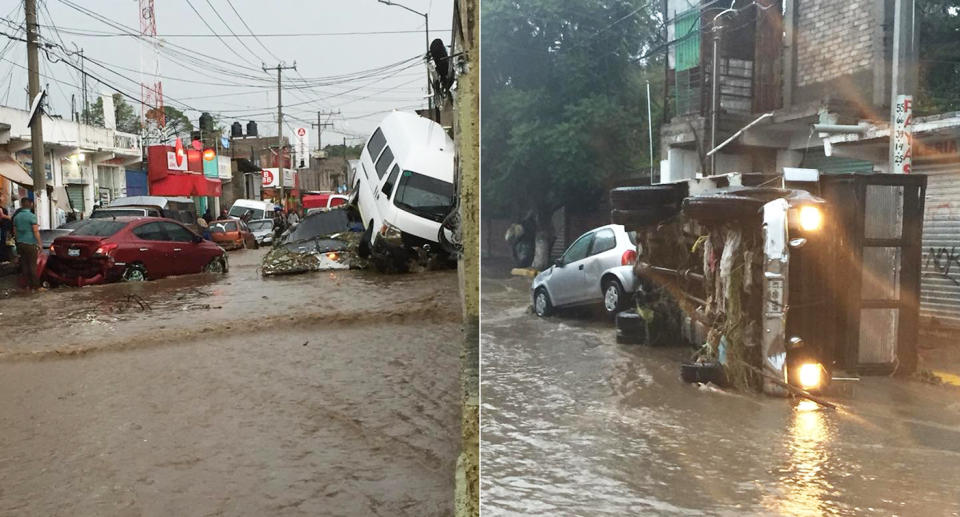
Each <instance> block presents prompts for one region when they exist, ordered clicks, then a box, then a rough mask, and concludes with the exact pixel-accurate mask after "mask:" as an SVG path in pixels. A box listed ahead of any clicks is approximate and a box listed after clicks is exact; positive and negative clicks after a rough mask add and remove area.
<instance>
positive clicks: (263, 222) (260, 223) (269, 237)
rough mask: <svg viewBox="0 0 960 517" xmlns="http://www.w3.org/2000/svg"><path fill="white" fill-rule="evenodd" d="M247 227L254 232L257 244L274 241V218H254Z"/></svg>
mask: <svg viewBox="0 0 960 517" xmlns="http://www.w3.org/2000/svg"><path fill="white" fill-rule="evenodd" d="M247 227H248V228H250V231H251V232H252V233H253V238H254V240H256V241H257V244H271V243H273V231H274V223H273V219H254V220H253V221H250V222H249V223H247Z"/></svg>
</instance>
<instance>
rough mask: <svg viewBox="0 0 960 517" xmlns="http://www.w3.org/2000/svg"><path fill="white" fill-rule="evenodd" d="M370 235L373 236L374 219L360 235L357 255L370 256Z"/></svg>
mask: <svg viewBox="0 0 960 517" xmlns="http://www.w3.org/2000/svg"><path fill="white" fill-rule="evenodd" d="M370 237H373V221H370V224H368V225H367V228H366V229H365V230H363V234H362V235H361V236H360V244H358V245H357V255H359V256H360V258H364V259H365V258H370Z"/></svg>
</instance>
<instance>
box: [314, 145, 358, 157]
mask: <svg viewBox="0 0 960 517" xmlns="http://www.w3.org/2000/svg"><path fill="white" fill-rule="evenodd" d="M323 150H324V151H326V153H327V156H331V157H334V156H335V157H341V156H343V144H327V145H325V146H323ZM361 150H363V144H357V145H348V146H347V159H348V160H356V159H357V158H360V151H361Z"/></svg>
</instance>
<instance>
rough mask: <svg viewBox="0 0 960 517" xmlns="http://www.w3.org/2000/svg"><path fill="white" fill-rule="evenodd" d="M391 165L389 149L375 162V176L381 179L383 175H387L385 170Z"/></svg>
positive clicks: (391, 154) (391, 156) (391, 155)
mask: <svg viewBox="0 0 960 517" xmlns="http://www.w3.org/2000/svg"><path fill="white" fill-rule="evenodd" d="M391 163H393V151H391V150H390V148H389V147H387V148H385V149H384V150H383V154H381V155H380V159H379V160H377V176H379V177H380V179H383V175H384V174H386V173H387V168H388V167H390V164H391Z"/></svg>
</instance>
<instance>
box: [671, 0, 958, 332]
mask: <svg viewBox="0 0 960 517" xmlns="http://www.w3.org/2000/svg"><path fill="white" fill-rule="evenodd" d="M665 6H666V12H665V13H664V16H665V19H666V20H668V39H669V41H670V42H671V45H670V48H669V55H668V59H667V61H666V64H665V66H666V69H667V70H666V71H667V84H668V86H667V89H666V92H665V99H664V100H665V103H666V106H667V113H668V115H667V118H666V120H665V123H664V124H663V126H662V128H661V133H660V143H661V147H660V149H661V163H660V177H659V180H660V181H662V182H668V181H676V180H681V179H686V178H693V177H696V176H697V175H701V174H704V175H705V174H711V173H716V174H719V173H725V172H742V173H761V174H768V175H770V177H771V178H775V176H776V175H777V174H779V173H781V172H782V170H783V168H784V167H806V168H815V169H818V170H819V171H820V173H821V174H833V173H863V174H872V173H877V172H903V167H899V168H898V167H891V161H892V160H891V153H890V147H891V146H890V136H891V124H890V120H891V105H893V106H894V108H896V106H897V102H896V96H895V95H894V93H893V89H894V88H893V87H892V85H893V84H894V83H897V87H896V93H909V94H913V97H914V98H913V99H912V104H913V106H914V107H917V106H919V107H921V108H923V107H924V106H925V103H927V99H926V98H924V92H926V91H927V89H926V88H924V83H923V81H924V76H923V74H921V73H918V54H920V53H921V49H922V48H923V45H924V44H925V39H924V38H925V35H924V34H923V33H922V32H921V31H919V30H918V28H919V27H921V22H922V20H917V19H916V18H917V16H919V14H920V11H919V10H918V9H919V7H918V6H917V3H914V2H909V1H899V0H897V1H895V0H845V1H842V2H841V1H836V0H735V1H733V2H732V3H731V2H730V0H702V1H698V0H667V1H666V2H665ZM898 9H899V12H898V11H897V10H898ZM954 59H956V60H960V56H956V57H955V58H954ZM714 77H715V78H716V80H715V81H714V79H713V78H714ZM927 105H929V104H927ZM929 111H930V110H929V109H926V110H923V109H921V110H920V112H919V113H918V112H917V110H914V113H917V114H918V115H923V116H917V117H914V118H912V119H911V122H912V123H911V124H910V127H911V129H912V146H911V147H910V149H911V151H912V161H913V164H912V169H910V171H911V172H912V173H923V174H927V175H928V187H927V191H926V203H925V214H924V237H923V259H922V260H923V266H922V287H921V318H922V322H921V323H923V324H926V325H927V326H939V325H950V326H954V327H960V222H958V221H960V215H958V214H960V152H958V150H957V148H958V143H960V113H930V112H929ZM814 124H822V125H818V126H817V128H824V127H832V128H836V130H835V131H834V130H831V131H820V130H818V129H815V127H814ZM895 201H896V202H899V203H902V196H901V198H898V199H897V200H895Z"/></svg>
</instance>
